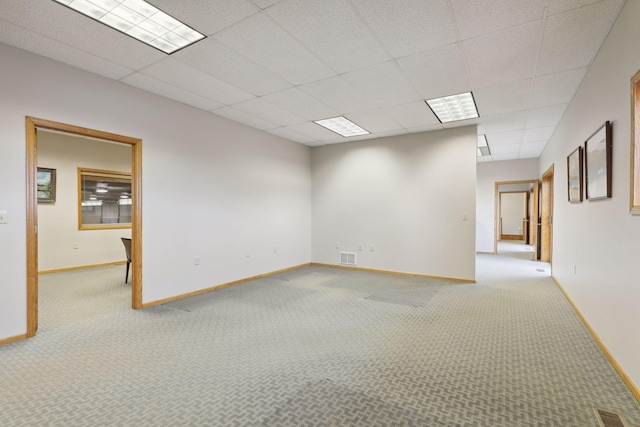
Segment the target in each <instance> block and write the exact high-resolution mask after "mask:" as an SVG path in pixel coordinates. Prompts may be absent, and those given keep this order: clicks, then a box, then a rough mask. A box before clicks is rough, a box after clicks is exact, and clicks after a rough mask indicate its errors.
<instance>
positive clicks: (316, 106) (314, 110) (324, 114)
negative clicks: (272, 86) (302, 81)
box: [263, 88, 340, 120]
mask: <svg viewBox="0 0 640 427" xmlns="http://www.w3.org/2000/svg"><path fill="white" fill-rule="evenodd" d="M263 99H264V100H266V101H269V102H270V103H272V104H275V105H277V106H279V107H280V108H283V109H285V110H287V111H292V112H295V113H296V114H297V115H299V116H301V117H304V118H306V119H308V120H321V119H327V118H330V117H336V116H339V115H340V114H339V113H338V112H337V111H336V110H335V109H333V108H331V107H329V106H327V105H325V104H323V103H322V102H320V101H318V100H317V99H315V98H314V97H312V96H311V95H309V94H307V93H306V92H303V91H302V90H300V89H298V88H290V89H285V90H283V91H280V92H276V93H272V94H269V95H266V96H264V97H263Z"/></svg>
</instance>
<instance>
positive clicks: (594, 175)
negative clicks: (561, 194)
mask: <svg viewBox="0 0 640 427" xmlns="http://www.w3.org/2000/svg"><path fill="white" fill-rule="evenodd" d="M584 163H585V172H586V182H587V185H586V193H587V199H588V200H596V199H606V198H609V197H611V123H609V122H608V121H607V122H605V124H604V125H602V126H601V127H600V128H599V129H598V130H597V131H595V133H594V134H593V135H591V136H590V137H589V138H588V139H587V140H586V142H585V143H584Z"/></svg>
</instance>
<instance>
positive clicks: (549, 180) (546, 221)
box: [540, 165, 553, 263]
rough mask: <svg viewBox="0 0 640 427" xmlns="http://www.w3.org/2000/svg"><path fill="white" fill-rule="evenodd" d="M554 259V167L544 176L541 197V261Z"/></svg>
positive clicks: (549, 261)
mask: <svg viewBox="0 0 640 427" xmlns="http://www.w3.org/2000/svg"><path fill="white" fill-rule="evenodd" d="M552 258H553V165H551V166H550V167H549V169H547V170H546V172H545V173H543V174H542V186H541V195H540V261H544V262H548V263H551V259H552Z"/></svg>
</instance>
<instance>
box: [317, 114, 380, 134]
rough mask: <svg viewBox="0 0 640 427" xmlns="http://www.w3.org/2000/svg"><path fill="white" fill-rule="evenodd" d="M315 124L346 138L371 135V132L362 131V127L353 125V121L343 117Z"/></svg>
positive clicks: (318, 121) (319, 121)
mask: <svg viewBox="0 0 640 427" xmlns="http://www.w3.org/2000/svg"><path fill="white" fill-rule="evenodd" d="M315 123H317V124H319V125H320V126H322V127H325V128H327V129H329V130H330V131H333V132H335V133H337V134H338V135H342V136H344V137H349V136H358V135H369V134H370V133H371V132H369V131H366V130H364V129H362V128H361V127H360V126H358V125H357V124H355V123H353V122H352V121H351V120H349V119H346V118H344V117H342V116H340V117H333V118H331V119H324V120H316V121H315Z"/></svg>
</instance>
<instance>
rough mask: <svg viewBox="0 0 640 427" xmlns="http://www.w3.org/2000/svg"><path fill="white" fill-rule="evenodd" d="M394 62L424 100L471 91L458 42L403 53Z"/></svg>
mask: <svg viewBox="0 0 640 427" xmlns="http://www.w3.org/2000/svg"><path fill="white" fill-rule="evenodd" d="M397 63H398V65H399V66H400V69H401V70H402V71H403V72H404V74H405V75H406V76H407V78H408V79H409V81H410V82H411V83H412V84H413V87H414V88H415V89H416V90H417V91H418V94H419V95H420V97H421V98H423V99H431V98H439V97H441V96H447V95H451V94H455V93H462V92H468V91H469V90H471V83H470V81H469V77H468V75H467V69H466V67H465V63H464V59H463V58H462V52H461V51H460V46H459V44H458V43H455V44H450V45H448V46H443V47H439V48H436V49H431V50H428V51H426V52H420V53H417V54H415V55H410V56H405V57H404V58H400V59H398V60H397Z"/></svg>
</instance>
